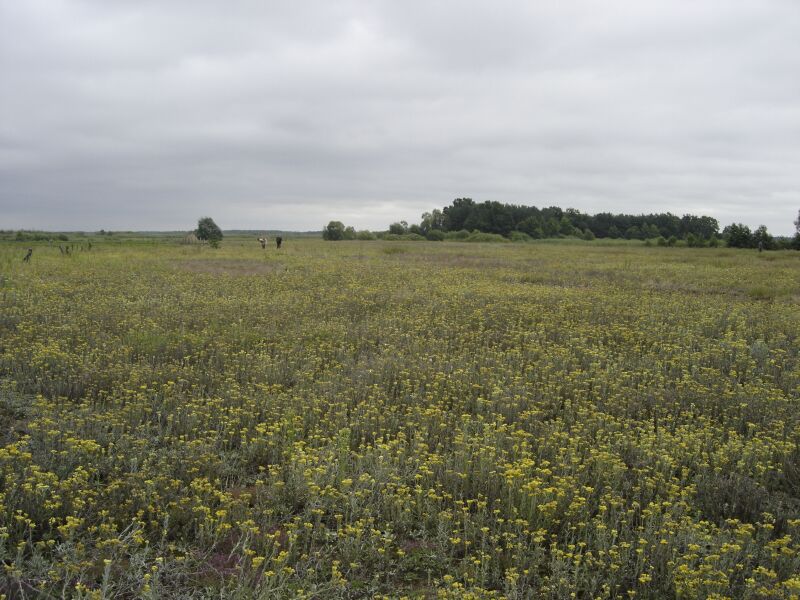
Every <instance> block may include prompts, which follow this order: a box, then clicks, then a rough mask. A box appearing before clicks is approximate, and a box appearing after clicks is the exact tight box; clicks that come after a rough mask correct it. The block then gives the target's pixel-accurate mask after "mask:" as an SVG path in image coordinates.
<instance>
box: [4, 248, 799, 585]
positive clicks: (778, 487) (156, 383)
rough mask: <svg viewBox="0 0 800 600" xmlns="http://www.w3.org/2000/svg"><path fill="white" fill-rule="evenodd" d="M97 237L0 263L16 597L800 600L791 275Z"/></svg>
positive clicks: (775, 264)
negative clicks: (82, 245) (68, 248)
mask: <svg viewBox="0 0 800 600" xmlns="http://www.w3.org/2000/svg"><path fill="white" fill-rule="evenodd" d="M93 241H94V243H93V245H92V248H91V250H89V249H88V247H87V249H86V250H77V249H76V250H75V251H74V252H72V253H71V254H69V255H64V254H61V253H59V250H58V247H57V246H54V245H48V244H47V243H37V242H34V243H33V248H34V252H33V256H32V259H31V261H30V263H23V262H22V260H21V259H22V256H23V254H24V251H23V250H24V249H23V246H22V245H20V244H19V243H16V242H3V243H0V274H1V275H0V562H2V565H0V569H2V573H0V594H5V596H6V597H7V598H37V597H42V598H52V597H57V598H61V597H74V598H112V597H123V598H126V597H127V598H134V597H136V598H189V597H194V598H200V597H214V598H219V597H224V598H265V599H266V598H371V597H391V598H399V597H407V598H509V599H520V598H553V599H560V598H570V597H575V598H674V597H678V598H698V599H699V598H726V597H727V598H797V597H798V596H800V575H798V574H799V573H800V360H799V358H798V345H799V343H800V309H798V301H800V253H797V252H789V251H782V252H768V253H767V252H765V253H761V254H759V253H757V252H755V251H742V250H738V251H737V250H735V249H726V248H697V249H695V248H672V247H659V246H654V247H649V248H645V247H644V246H642V243H641V242H638V244H637V245H636V246H634V245H630V244H625V243H621V244H617V245H608V244H606V245H601V244H599V243H595V242H583V241H578V240H573V241H569V242H563V243H557V242H550V243H528V244H512V243H509V244H481V243H460V242H452V243H448V244H442V243H435V242H419V243H415V244H406V243H399V242H388V241H371V242H362V241H342V242H340V243H337V244H330V243H326V242H323V241H322V240H314V239H302V240H300V239H287V240H286V243H285V244H284V247H283V248H282V249H281V250H280V251H277V250H275V249H274V248H272V247H269V248H268V249H267V250H262V249H261V247H260V246H259V244H258V243H257V242H256V241H255V240H254V239H250V238H248V239H244V238H239V239H237V238H236V237H234V236H228V235H226V237H225V242H224V244H222V246H221V248H219V249H212V248H210V247H209V246H208V245H181V244H180V243H179V242H178V241H177V240H168V239H161V240H156V241H155V242H153V243H149V242H148V243H144V242H143V241H141V240H140V241H129V242H118V241H117V242H111V241H106V240H104V239H103V238H100V237H94V238H93ZM25 247H27V244H26V246H25Z"/></svg>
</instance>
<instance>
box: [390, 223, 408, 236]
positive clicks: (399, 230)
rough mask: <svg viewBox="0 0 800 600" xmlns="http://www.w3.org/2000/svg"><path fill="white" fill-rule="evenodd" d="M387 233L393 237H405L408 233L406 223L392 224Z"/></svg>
mask: <svg viewBox="0 0 800 600" xmlns="http://www.w3.org/2000/svg"><path fill="white" fill-rule="evenodd" d="M389 233H391V234H393V235H405V234H406V233H408V223H406V222H405V221H400V222H399V223H392V224H391V225H389Z"/></svg>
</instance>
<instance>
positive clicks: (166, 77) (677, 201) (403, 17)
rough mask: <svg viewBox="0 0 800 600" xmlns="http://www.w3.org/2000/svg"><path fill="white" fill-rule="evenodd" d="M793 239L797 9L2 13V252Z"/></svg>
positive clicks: (3, 9)
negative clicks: (654, 215)
mask: <svg viewBox="0 0 800 600" xmlns="http://www.w3.org/2000/svg"><path fill="white" fill-rule="evenodd" d="M462 196H468V197H471V198H473V199H475V200H478V201H481V200H487V199H490V200H498V201H501V202H509V203H517V204H535V205H537V206H551V205H556V206H561V207H562V208H567V207H574V208H577V209H579V210H581V211H585V212H590V213H595V212H601V211H612V212H628V213H642V212H651V211H671V212H674V213H676V214H684V213H687V212H690V213H696V214H709V215H711V216H714V217H716V218H717V219H719V221H720V225H721V226H724V225H726V224H729V223H731V222H733V221H742V222H744V223H746V224H748V225H751V226H753V227H754V226H757V225H759V224H761V223H764V224H766V225H767V226H768V227H769V229H770V231H771V232H772V233H775V234H788V233H790V232H791V231H793V226H792V221H793V220H794V218H795V217H796V216H797V211H798V209H800V0H552V1H550V0H543V1H536V2H534V1H532V0H520V1H511V0H495V1H493V2H488V1H484V2H476V1H471V0H457V1H456V0H453V1H437V0H425V1H417V0H410V1H409V0H405V1H400V0H391V1H390V0H386V1H381V0H370V1H364V2H358V1H350V0H336V1H334V2H332V1H330V0H319V1H314V2H304V1H297V2H270V1H266V0H252V1H238V2H218V1H211V0H136V1H133V0H131V1H125V0H85V1H77V0H76V1H66V0H0V228H5V229H8V228H38V229H66V230H72V229H82V230H88V231H91V230H96V229H100V228H105V229H190V228H192V227H193V226H194V225H195V224H196V221H197V218H198V217H200V216H203V215H210V216H212V217H213V218H214V219H215V220H216V222H217V223H218V224H219V225H220V226H221V227H222V228H223V229H236V228H247V229H290V230H310V229H321V228H322V226H323V225H324V224H325V223H327V222H328V221H329V220H331V219H337V220H341V221H344V222H345V223H346V224H348V225H354V226H355V227H356V228H359V229H360V228H371V229H385V228H386V227H387V226H388V224H389V223H390V222H392V221H396V220H400V219H405V220H407V221H409V222H417V221H419V217H420V214H421V213H422V212H423V211H427V210H431V209H433V208H436V207H442V206H445V205H447V204H449V203H450V202H451V201H452V200H453V199H454V198H456V197H462Z"/></svg>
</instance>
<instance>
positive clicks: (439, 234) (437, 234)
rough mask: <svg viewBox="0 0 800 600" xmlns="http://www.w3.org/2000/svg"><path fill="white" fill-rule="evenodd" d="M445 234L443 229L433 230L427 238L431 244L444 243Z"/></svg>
mask: <svg viewBox="0 0 800 600" xmlns="http://www.w3.org/2000/svg"><path fill="white" fill-rule="evenodd" d="M444 237H445V233H444V231H442V230H441V229H431V230H430V231H429V232H428V234H427V235H426V236H425V238H426V239H427V240H428V241H431V242H441V241H444Z"/></svg>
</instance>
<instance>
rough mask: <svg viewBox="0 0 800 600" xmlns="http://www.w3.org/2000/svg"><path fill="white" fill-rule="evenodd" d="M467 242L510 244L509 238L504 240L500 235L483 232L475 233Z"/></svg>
mask: <svg viewBox="0 0 800 600" xmlns="http://www.w3.org/2000/svg"><path fill="white" fill-rule="evenodd" d="M465 241H467V242H492V243H508V241H509V240H508V238H504V237H503V236H502V235H500V234H499V233H483V232H481V231H473V232H472V233H471V234H470V235H469V237H468V238H467V239H466V240H465Z"/></svg>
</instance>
